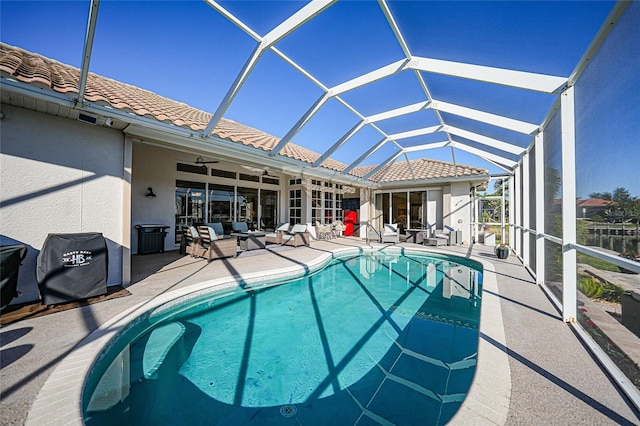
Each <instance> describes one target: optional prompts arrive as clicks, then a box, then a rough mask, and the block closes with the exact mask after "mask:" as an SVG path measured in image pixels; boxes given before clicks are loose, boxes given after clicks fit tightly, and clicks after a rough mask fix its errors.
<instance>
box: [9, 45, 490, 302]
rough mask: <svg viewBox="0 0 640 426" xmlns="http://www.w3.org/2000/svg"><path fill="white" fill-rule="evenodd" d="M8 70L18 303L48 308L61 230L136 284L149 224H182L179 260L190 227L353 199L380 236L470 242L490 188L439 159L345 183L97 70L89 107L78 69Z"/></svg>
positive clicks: (481, 175)
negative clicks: (432, 230) (425, 233)
mask: <svg viewBox="0 0 640 426" xmlns="http://www.w3.org/2000/svg"><path fill="white" fill-rule="evenodd" d="M0 73H1V82H2V91H1V101H2V114H1V116H0V118H1V123H0V127H1V139H2V145H1V153H0V167H1V186H2V195H1V196H2V201H1V203H2V204H1V209H0V214H1V221H0V222H1V225H0V226H1V227H2V228H1V231H0V234H1V235H0V236H1V237H2V243H3V244H6V242H7V241H13V242H20V243H24V244H26V245H27V246H28V247H29V253H28V256H27V259H26V260H25V261H24V263H23V266H22V268H21V271H20V278H19V287H18V289H19V291H21V292H22V293H23V297H21V298H20V299H15V300H14V303H20V302H25V301H30V300H37V299H38V292H37V285H36V277H35V267H36V257H37V254H38V253H39V251H40V249H41V248H42V245H43V242H44V240H45V238H46V237H47V235H48V234H49V233H79V232H101V233H102V234H103V235H104V237H105V239H106V241H107V247H108V251H109V280H108V284H109V285H115V284H127V283H128V282H129V279H130V259H131V255H132V254H135V253H137V248H138V247H137V233H136V228H135V225H138V224H165V225H168V226H170V228H169V234H168V236H167V238H166V239H165V246H164V248H165V250H173V249H176V248H177V243H178V242H179V239H180V232H181V229H182V227H183V226H186V225H191V224H194V223H199V222H213V221H221V222H230V221H232V220H245V221H247V222H249V223H250V224H251V225H252V226H255V227H256V228H259V229H265V228H271V229H272V228H273V227H275V226H276V225H277V223H280V222H287V221H288V222H291V223H296V222H297V223H314V222H315V221H320V222H330V221H333V220H336V219H341V218H342V217H343V210H342V203H343V200H344V199H348V200H349V202H348V203H347V204H348V205H349V206H352V207H353V206H359V208H358V209H357V210H358V215H359V216H358V220H359V221H360V222H361V223H365V222H369V223H371V225H372V226H374V227H376V228H377V229H380V228H381V226H382V223H383V222H400V223H401V224H403V226H404V227H417V226H427V225H428V226H431V227H436V228H442V227H443V226H445V225H449V226H452V227H454V228H456V229H458V230H461V231H462V232H463V239H464V240H466V241H470V239H471V225H470V222H471V210H470V205H471V203H470V196H471V193H472V188H474V187H476V186H478V185H479V184H481V183H486V182H487V181H488V179H489V174H488V171H487V170H486V169H482V168H477V167H471V166H464V165H460V164H455V165H454V164H452V163H447V162H442V161H436V160H429V159H419V160H412V161H406V162H397V163H393V164H391V165H390V166H389V165H386V166H384V167H377V166H366V167H358V168H354V169H353V170H350V171H349V173H341V172H342V171H343V170H345V169H346V167H347V166H346V165H345V164H343V163H340V162H338V161H335V160H333V159H330V158H329V159H326V160H324V161H323V162H322V163H321V164H320V166H319V167H315V166H313V163H314V162H315V161H316V160H318V159H319V158H320V157H321V156H320V154H318V153H316V152H313V151H311V150H309V149H306V148H304V147H301V146H299V145H296V144H294V143H289V144H287V145H286V146H285V147H284V148H283V149H282V150H281V151H280V153H279V154H278V155H275V156H270V155H269V151H270V150H271V149H273V148H274V147H275V146H276V145H277V144H278V142H279V140H280V139H279V138H277V137H275V136H272V135H269V134H267V133H264V132H262V131H260V130H257V129H253V128H250V127H247V126H244V125H242V124H240V123H237V122H235V121H233V120H228V119H224V118H223V119H222V120H221V121H220V122H219V124H218V125H217V126H216V128H215V129H214V131H213V134H212V136H211V137H206V138H204V137H202V135H201V131H202V130H204V129H205V127H206V126H207V124H208V122H209V120H210V118H211V114H209V113H207V112H204V111H200V110H197V109H195V108H192V107H190V106H188V105H186V104H184V103H181V102H177V101H173V100H170V99H167V98H163V97H161V96H158V95H156V94H154V93H152V92H149V91H147V90H143V89H140V88H137V87H133V86H130V85H127V84H124V83H120V82H117V81H114V80H111V79H108V78H105V77H101V76H99V75H95V74H92V73H89V77H88V80H87V84H86V91H85V96H84V102H83V103H78V102H77V99H78V91H79V90H78V82H79V77H80V71H79V70H78V69H77V68H74V67H71V66H68V65H65V64H61V63H59V62H57V61H54V60H50V59H47V58H45V57H43V56H41V55H38V54H34V53H30V52H27V51H25V50H22V49H20V48H17V47H12V46H8V45H6V44H1V43H0ZM197 157H202V160H204V161H214V160H215V161H217V162H215V163H213V162H208V163H204V164H202V163H196V158H197ZM148 188H151V189H152V191H153V193H154V194H155V195H156V196H155V197H147V196H146V195H147V194H148V192H149V190H148ZM365 235H366V226H362V227H361V228H360V236H362V237H364V236H365Z"/></svg>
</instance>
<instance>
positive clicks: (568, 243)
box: [560, 87, 577, 322]
mask: <svg viewBox="0 0 640 426" xmlns="http://www.w3.org/2000/svg"><path fill="white" fill-rule="evenodd" d="M573 90H574V89H573V87H569V88H568V89H567V90H565V91H564V92H563V93H562V95H560V108H561V114H560V115H561V118H560V119H561V133H562V281H563V288H562V314H563V319H564V321H565V322H575V321H576V316H577V295H576V250H575V249H574V248H572V245H573V244H575V243H576V152H575V144H576V140H575V110H574V93H573Z"/></svg>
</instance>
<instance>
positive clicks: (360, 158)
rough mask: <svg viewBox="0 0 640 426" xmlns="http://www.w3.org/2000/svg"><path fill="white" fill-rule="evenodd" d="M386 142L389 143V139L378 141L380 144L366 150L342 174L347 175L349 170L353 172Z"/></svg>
mask: <svg viewBox="0 0 640 426" xmlns="http://www.w3.org/2000/svg"><path fill="white" fill-rule="evenodd" d="M387 142H389V138H387V137H385V138H383V139H382V140H380V142H378V143H377V144H375V145H373V146H372V147H371V148H369V150H367V152H365V153H364V154H362V155H361V156H360V157H359V158H358V159H357V160H356V161H354V162H353V163H351V164H349V165H348V166H347V168H346V169H344V170H343V171H342V174H347V173H349V172H350V171H351V170H353V169H354V168H355V167H357V166H358V164H360V163H362V162H363V161H364V160H365V159H366V158H367V157H368V156H370V155H371V154H373V153H374V152H376V151H377V150H378V149H380V148H381V147H382V146H383V145H384V144H385V143H387Z"/></svg>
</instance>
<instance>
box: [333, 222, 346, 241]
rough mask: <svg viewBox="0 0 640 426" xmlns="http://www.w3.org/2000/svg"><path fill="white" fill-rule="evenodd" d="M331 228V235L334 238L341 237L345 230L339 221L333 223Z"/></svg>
mask: <svg viewBox="0 0 640 426" xmlns="http://www.w3.org/2000/svg"><path fill="white" fill-rule="evenodd" d="M331 226H332V228H333V235H334V236H335V237H336V238H339V237H342V233H343V232H344V231H345V229H346V228H347V227H346V226H345V225H344V223H343V222H342V221H341V220H336V221H334V222H333V224H332V225H331Z"/></svg>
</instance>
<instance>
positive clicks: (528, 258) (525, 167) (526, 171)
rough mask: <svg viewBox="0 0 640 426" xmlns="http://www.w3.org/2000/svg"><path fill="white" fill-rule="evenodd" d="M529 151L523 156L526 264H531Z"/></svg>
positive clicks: (523, 244) (523, 231)
mask: <svg viewBox="0 0 640 426" xmlns="http://www.w3.org/2000/svg"><path fill="white" fill-rule="evenodd" d="M529 155H530V154H529V152H527V153H526V154H524V155H523V156H522V258H523V259H524V264H525V266H531V265H530V262H531V256H530V255H529V231H528V230H529V229H531V224H530V223H529V219H530V218H529V197H530V196H531V194H529V172H530V170H529Z"/></svg>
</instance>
